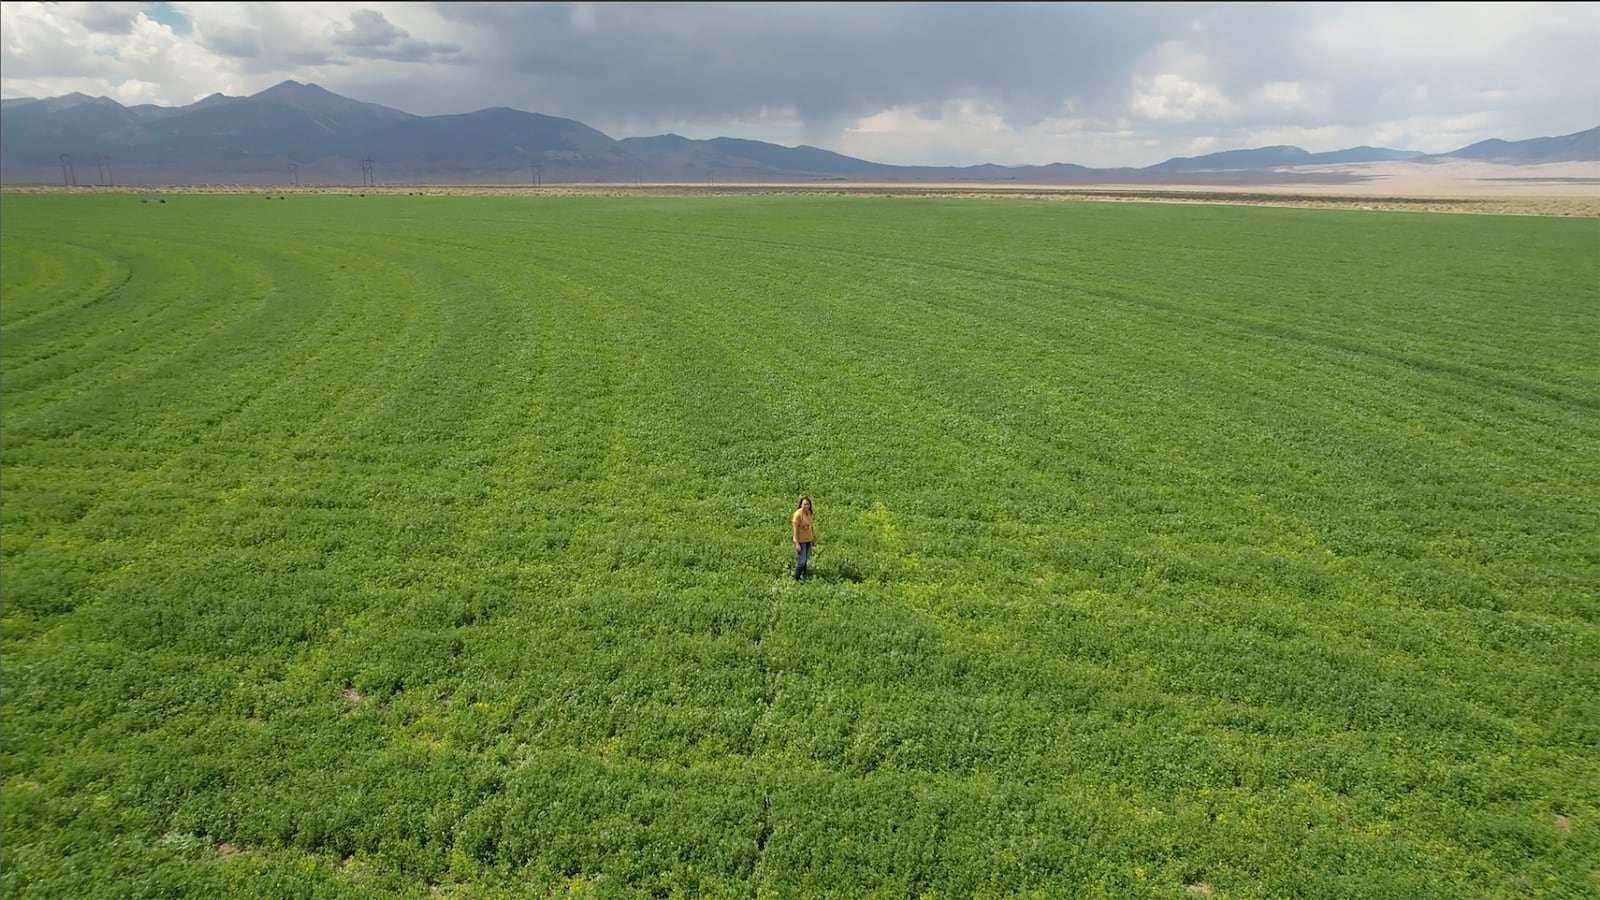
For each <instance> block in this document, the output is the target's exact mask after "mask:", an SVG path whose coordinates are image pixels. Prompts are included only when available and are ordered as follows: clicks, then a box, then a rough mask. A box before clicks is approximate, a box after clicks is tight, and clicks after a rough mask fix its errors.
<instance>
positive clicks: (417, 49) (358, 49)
mask: <svg viewBox="0 0 1600 900" xmlns="http://www.w3.org/2000/svg"><path fill="white" fill-rule="evenodd" d="M333 42H334V43H335V44H337V45H339V46H340V47H343V48H344V49H345V50H346V51H347V52H348V53H349V54H350V55H351V56H358V57H363V58H366V59H388V60H394V61H397V62H418V61H422V60H427V59H430V58H433V57H448V56H451V55H453V54H457V53H459V52H460V51H461V48H460V47H459V46H457V45H455V44H448V43H435V42H432V41H418V40H412V38H411V34H410V32H408V31H406V30H405V29H403V28H399V27H397V26H396V25H395V24H394V23H392V22H390V21H389V20H388V18H387V17H385V16H384V14H383V13H381V12H378V11H376V10H371V9H360V10H356V11H355V12H353V13H351V14H350V26H349V27H348V28H345V27H340V28H336V29H335V30H334V34H333Z"/></svg>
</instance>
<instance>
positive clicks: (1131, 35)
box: [0, 2, 1600, 167]
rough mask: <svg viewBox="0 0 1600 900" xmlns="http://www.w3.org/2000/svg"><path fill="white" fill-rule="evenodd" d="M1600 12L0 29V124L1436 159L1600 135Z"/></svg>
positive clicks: (903, 15)
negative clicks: (49, 111) (359, 115)
mask: <svg viewBox="0 0 1600 900" xmlns="http://www.w3.org/2000/svg"><path fill="white" fill-rule="evenodd" d="M1597 55H1600V3H1485V4H1471V3H1416V4H1412V3H1372V4H1367V3H1312V4H1290V3H1280V4H1274V3H1265V4H1261V3H1238V4H1233V3H1148V4H1147V3H1111V4H1080V3H993V2H988V3H881V4H880V3H838V4H835V3H704V4H702V3H362V2H357V3H217V2H207V3H17V2H4V3H0V96H4V97H50V96H57V95H60V94H66V93H71V92H73V91H81V92H83V93H86V94H90V95H104V96H108V97H111V98H112V99H114V100H117V101H119V102H122V103H124V104H128V105H132V104H136V103H157V104H160V105H163V106H181V105H184V104H188V103H192V102H194V101H195V100H198V99H200V98H201V97H204V96H206V95H207V94H211V93H214V92H217V91H220V92H222V93H224V94H228V95H235V96H238V95H247V94H252V93H255V92H257V91H260V90H264V89H266V88H268V87H271V86H272V85H274V84H276V83H278V82H280V81H283V80H285V79H290V78H292V79H295V80H297V81H303V82H313V83H316V84H320V85H322V86H323V87H325V88H327V89H329V90H331V91H334V92H335V93H339V94H343V95H345V96H347V97H352V98H355V99H358V100H366V101H370V102H374V103H381V104H384V105H386V106H392V107H395V108H397V109H402V110H405V111H407V112H411V113H417V114H420V115H435V114H441V113H461V112H471V111H474V110H478V109H482V108H484V107H489V106H510V107H515V108H517V109H522V110H528V111H530V112H539V113H545V114H547V115H554V116H564V117H567V118H572V119H577V120H579V121H581V122H583V123H585V124H587V125H590V126H592V127H595V128H598V129H600V130H601V131H603V132H605V133H606V134H608V135H610V136H611V137H613V138H623V137H631V136H636V135H654V134H664V133H668V132H672V133H676V134H680V135H683V136H685V137H691V138H710V137H741V138H751V139H754V140H763V141H770V142H772V143H776V144H783V145H785V146H794V145H798V144H810V145H812V146H817V147H824V148H827V149H829V150H834V151H837V152H840V153H844V154H847V155H850V156H855V157H859V158H862V159H868V160H872V161H874V162H885V163H894V164H899V165H972V164H976V163H983V162H991V163H1000V164H1004V165H1016V164H1044V163H1051V162H1072V163H1079V164H1082V165H1089V166H1098V167H1112V166H1123V165H1127V166H1146V165H1151V164H1154V163H1158V162H1161V161H1163V160H1166V159H1169V158H1171V157H1174V156H1194V155H1198V154H1202V153H1210V152H1214V151H1218V150H1234V149H1242V148H1248V147H1261V146H1268V145H1273V144H1294V145H1297V146H1299V147H1303V148H1305V149H1307V150H1310V151H1313V152H1321V151H1328V150H1339V149H1344V148H1347V147H1353V146H1359V145H1362V144H1367V145H1372V146H1381V147H1390V148H1394V149H1402V150H1420V151H1423V152H1427V153H1440V152H1446V151H1449V150H1454V149H1457V148H1459V147H1462V146H1465V145H1467V144H1470V143H1474V142H1476V141H1479V140H1483V139H1486V138H1503V139H1506V140H1522V139H1526V138H1534V137H1547V136H1553V135H1564V134H1571V133H1573V132H1576V131H1582V130H1585V129H1588V128H1592V127H1594V126H1596V125H1600V75H1597V74H1596V72H1597V71H1600V63H1597V61H1596V56H1597Z"/></svg>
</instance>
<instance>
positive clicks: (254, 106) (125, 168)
mask: <svg viewBox="0 0 1600 900" xmlns="http://www.w3.org/2000/svg"><path fill="white" fill-rule="evenodd" d="M1449 159H1467V160H1477V161H1487V162H1500V163H1512V164H1519V165H1533V164H1539V163H1551V162H1597V161H1600V127H1595V128H1591V129H1589V130H1587V131H1582V132H1578V133H1575V134H1569V135H1563V136H1559V137H1544V138H1534V139H1531V140H1520V141H1504V140H1488V141H1482V142H1479V143H1476V144H1472V145H1470V146H1466V147H1462V148H1461V149H1459V150H1454V151H1451V152H1449V153H1441V154H1423V153H1418V152H1415V151H1406V150H1390V149H1385V148H1381V147H1354V148H1351V149H1348V150H1340V151H1337V152H1333V153H1309V152H1307V151H1305V150H1302V149H1300V148H1299V147H1287V146H1278V147H1260V148H1255V149H1250V150H1229V151H1224V152H1220V153H1212V154H1209V155H1206V156H1196V157H1182V158H1175V159H1169V160H1167V161H1165V162H1161V163H1157V164H1156V165H1153V166H1147V167H1145V168H1114V169H1104V168H1101V169H1091V168H1088V167H1086V166H1080V165H1074V164H1071V163H1053V164H1051V165H1045V166H999V165H976V166H960V167H958V166H897V165H889V164H886V163H877V162H869V161H867V160H861V159H855V158H853V157H849V156H844V155H842V154H838V153H833V152H831V151H828V150H822V149H819V148H816V147H808V146H799V147H783V146H779V145H776V144H768V143H764V142H762V141H752V140H743V139H739V138H727V137H722V138H713V139H711V140H690V139H688V138H684V137H680V136H678V135H674V134H666V135H658V136H655V137H631V138H623V139H622V140H614V139H612V138H610V137H608V136H607V135H605V134H603V133H601V132H600V131H597V130H595V129H593V128H591V127H589V126H587V125H585V124H583V123H582V122H577V121H574V120H572V119H563V118H557V117H555V116H546V115H541V114H539V113H531V112H523V111H521V110H516V109H509V108H507V107H493V108H490V109H482V110H479V111H477V112H472V113H463V114H459V115H437V116H417V115H412V114H410V113H406V112H402V111H400V110H397V109H391V108H389V107H386V106H380V105H378V104H375V103H364V102H361V101H359V100H352V99H350V98H348V97H342V96H339V95H338V94H335V93H333V92H331V91H328V90H326V89H324V88H321V87H319V86H317V85H315V84H301V83H300V82H297V81H285V82H283V83H281V84H278V85H276V86H274V87H271V88H268V89H267V90H264V91H262V92H260V93H258V94H253V95H251V96H248V97H228V96H224V95H222V94H212V95H211V96H209V97H206V98H204V99H202V100H199V101H197V102H195V103H192V104H189V105H188V106H180V107H163V106H154V105H148V104H146V105H140V106H123V105H122V104H120V103H117V102H116V101H114V100H111V99H109V98H106V97H88V96H85V95H83V94H77V93H74V94H67V95H65V96H62V97H50V98H45V99H34V98H19V99H7V100H3V101H0V182H5V183H8V184H30V183H32V184H63V183H65V184H123V185H131V184H201V183H236V184H262V185H283V184H295V183H298V184H306V185H310V184H329V185H355V184H375V185H376V184H390V185H393V184H464V183H476V184H530V183H537V184H561V183H575V182H605V183H663V182H665V183H717V182H721V183H760V182H763V181H771V182H778V181H786V182H792V181H801V182H806V181H896V182H934V181H938V182H960V181H965V182H977V183H983V182H1006V181H1011V182H1017V183H1027V184H1074V183H1082V184H1092V183H1096V182H1106V181H1116V182H1118V183H1151V184H1161V183H1180V182H1181V183H1184V184H1196V183H1207V182H1216V183H1238V182H1240V181H1248V182H1250V183H1257V184H1260V183H1267V182H1270V181H1273V180H1287V179H1288V178H1289V177H1290V176H1285V175H1281V174H1280V173H1277V171H1276V170H1279V169H1282V168H1285V167H1289V166H1306V165H1329V164H1341V163H1362V162H1382V161H1388V160H1411V161H1419V162H1430V161H1444V160H1449ZM91 172H92V174H91ZM1292 177H1293V179H1294V180H1296V181H1301V182H1304V181H1306V180H1307V179H1308V177H1311V176H1308V175H1306V174H1305V173H1298V174H1295V175H1293V176H1292ZM1323 177H1324V178H1325V180H1328V181H1341V180H1350V178H1351V177H1352V176H1348V175H1341V174H1339V173H1336V172H1329V173H1326V174H1325V176H1323Z"/></svg>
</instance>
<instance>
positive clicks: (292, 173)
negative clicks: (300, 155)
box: [289, 163, 300, 187]
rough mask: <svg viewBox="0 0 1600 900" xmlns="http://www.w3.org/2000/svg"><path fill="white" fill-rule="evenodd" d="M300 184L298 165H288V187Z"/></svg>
mask: <svg viewBox="0 0 1600 900" xmlns="http://www.w3.org/2000/svg"><path fill="white" fill-rule="evenodd" d="M299 184H300V164H299V163H289V186H290V187H297V186H299Z"/></svg>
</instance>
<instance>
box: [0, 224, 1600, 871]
mask: <svg viewBox="0 0 1600 900" xmlns="http://www.w3.org/2000/svg"><path fill="white" fill-rule="evenodd" d="M145 199H148V200H150V202H140V198H139V197H138V196H137V195H131V194H123V195H112V196H46V195H22V194H12V195H8V196H6V197H5V198H4V200H3V210H0V214H3V219H0V223H3V242H0V247H3V259H0V277H3V285H0V289H3V292H0V361H3V367H0V368H3V371H0V384H3V408H0V487H3V499H0V523H3V540H0V551H3V573H0V608H3V623H0V624H3V628H0V636H3V645H0V647H3V658H0V670H3V671H0V691H3V693H0V697H3V709H0V761H3V770H4V771H3V795H0V816H3V838H0V887H3V894H4V896H5V897H7V898H17V900H21V898H47V897H48V898H64V897H73V898H78V897H115V898H138V897H224V896H226V897H261V898H273V900H278V898H290V897H418V898H421V897H438V896H442V897H501V896H504V897H546V896H597V897H780V898H786V897H897V898H898V897H940V898H967V897H1018V896H1034V897H1050V898H1055V897H1107V898H1123V897H1168V898H1203V897H1210V898H1224V897H1228V898H1289V897H1307V898H1330V897H1331V898H1343V897H1352V898H1369V897H1396V898H1428V897H1436V898H1452V900H1454V898H1462V897H1507V898H1524V897H1593V896H1595V894H1596V892H1597V891H1600V538H1597V535H1600V453H1597V450H1600V220H1595V219H1582V220H1571V219H1566V220H1563V219H1553V218H1535V217H1512V216H1479V215H1444V214H1414V213H1384V212H1361V211H1329V210H1313V209H1277V208H1260V207H1240V206H1218V205H1173V204H1139V203H1091V202H1049V201H1026V200H995V201H990V200H971V199H890V198H859V197H856V198H848V197H817V196H813V197H803V196H747V197H709V196H708V197H677V198H651V197H548V196H546V197H423V196H404V195H383V196H379V195H377V194H373V195H369V196H359V195H344V194H325V195H310V194H306V195H288V196H287V197H286V198H285V199H277V197H276V196H274V197H272V198H271V199H267V198H264V197H262V196H261V195H182V194H169V195H165V196H163V197H162V198H161V199H164V200H166V201H167V202H164V203H159V202H156V201H155V200H154V199H151V198H145ZM801 492H808V493H810V495H811V496H812V497H813V498H814V499H815V502H816V511H817V527H818V550H817V555H816V558H815V560H814V562H813V577H812V578H811V579H810V580H809V581H807V582H804V583H801V584H796V583H794V582H793V580H792V579H791V578H790V577H789V569H790V566H791V565H792V560H793V550H792V547H791V545H790V536H789V524H788V522H789V514H790V512H791V510H792V509H793V508H794V503H795V499H796V497H797V496H798V495H799V494H800V493H801Z"/></svg>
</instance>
